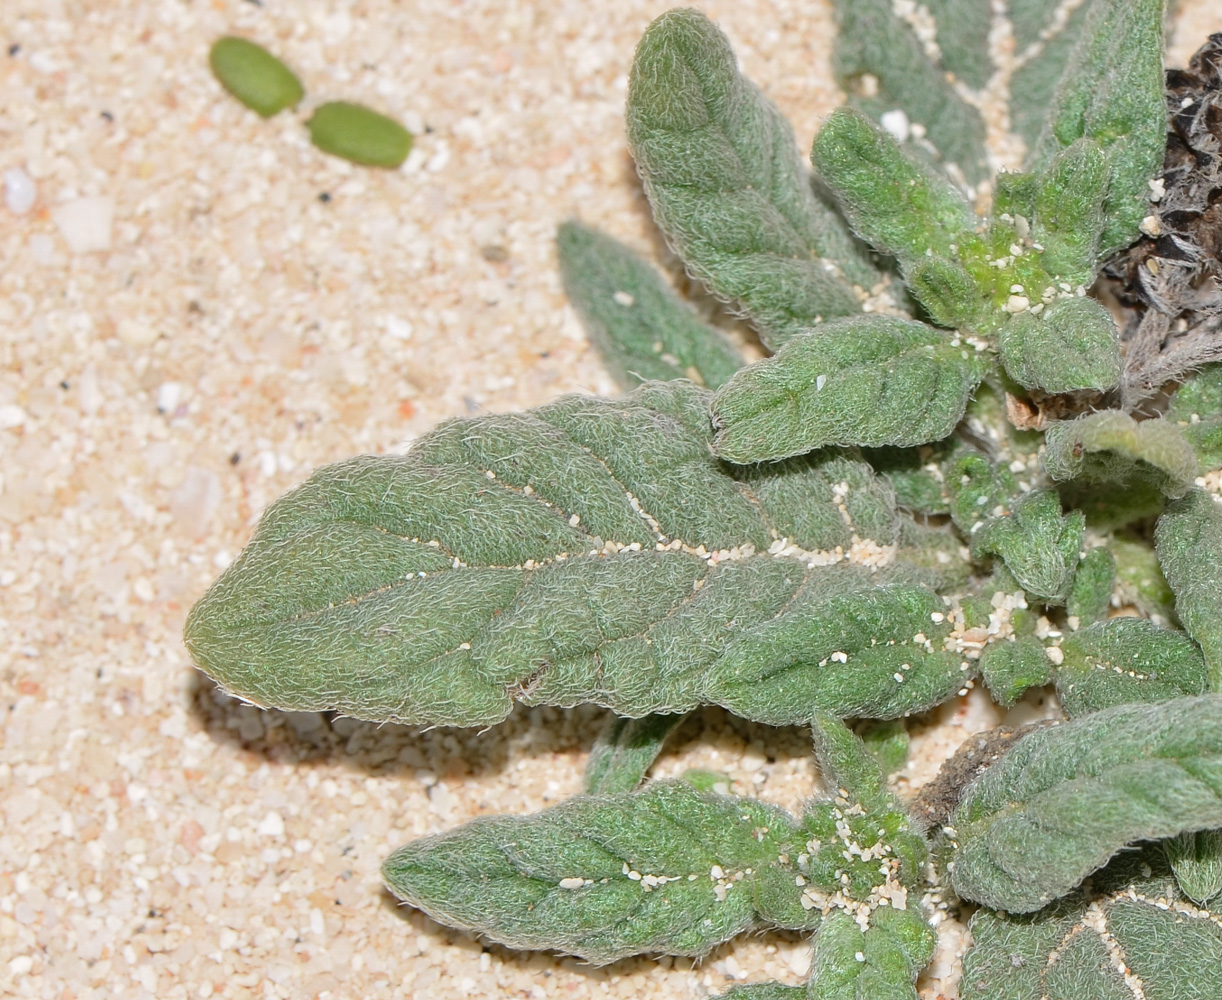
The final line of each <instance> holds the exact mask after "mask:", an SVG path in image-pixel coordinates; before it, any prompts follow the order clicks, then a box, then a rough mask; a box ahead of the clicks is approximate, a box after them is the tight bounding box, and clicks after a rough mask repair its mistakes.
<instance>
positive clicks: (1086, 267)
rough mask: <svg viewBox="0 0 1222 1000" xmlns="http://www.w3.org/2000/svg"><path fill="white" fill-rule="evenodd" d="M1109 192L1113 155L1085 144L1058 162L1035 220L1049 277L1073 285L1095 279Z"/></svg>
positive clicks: (1039, 192) (1042, 190)
mask: <svg viewBox="0 0 1222 1000" xmlns="http://www.w3.org/2000/svg"><path fill="white" fill-rule="evenodd" d="M1107 187H1108V160H1107V155H1106V154H1105V153H1104V152H1103V148H1102V147H1101V146H1100V145H1099V143H1097V142H1095V141H1094V140H1093V139H1086V138H1082V139H1079V140H1077V142H1074V143H1073V144H1072V145H1070V146H1069V147H1067V148H1066V149H1063V150H1062V151H1061V152H1060V153H1058V154H1057V155H1056V157H1055V158H1054V159H1053V161H1052V163H1051V164H1050V165H1049V167H1048V171H1047V173H1046V174H1045V175H1044V176H1043V177H1042V178H1041V179H1040V181H1039V184H1038V187H1037V189H1036V193H1035V206H1034V207H1035V217H1034V218H1033V219H1032V220H1031V236H1032V238H1033V239H1034V240H1035V242H1037V243H1039V244H1040V245H1041V246H1042V247H1043V248H1044V253H1043V257H1042V258H1041V263H1042V265H1043V266H1044V268H1045V270H1047V271H1048V273H1049V274H1052V275H1055V276H1056V277H1058V278H1060V279H1061V280H1062V281H1064V282H1067V283H1068V284H1071V285H1080V284H1089V283H1090V282H1091V280H1092V279H1093V278H1094V275H1095V262H1096V261H1097V260H1098V250H1099V237H1100V236H1101V235H1102V234H1103V230H1104V227H1105V226H1106V223H1107V220H1106V218H1105V216H1104V211H1103V205H1104V202H1105V200H1106V198H1107Z"/></svg>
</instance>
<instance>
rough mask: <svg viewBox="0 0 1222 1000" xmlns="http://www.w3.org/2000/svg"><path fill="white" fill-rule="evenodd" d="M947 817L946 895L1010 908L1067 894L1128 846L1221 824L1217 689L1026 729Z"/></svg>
mask: <svg viewBox="0 0 1222 1000" xmlns="http://www.w3.org/2000/svg"><path fill="white" fill-rule="evenodd" d="M952 820H953V826H954V829H955V831H956V835H957V839H958V843H959V850H958V852H957V854H956V857H955V863H954V873H953V882H954V886H955V891H956V892H958V893H959V894H960V895H961V896H963V897H965V898H967V899H971V900H974V901H977V902H981V903H984V904H985V905H987V906H991V907H993V908H994V909H1001V910H1007V911H1010V912H1012V913H1028V912H1031V911H1033V910H1038V909H1039V908H1040V907H1042V906H1045V905H1046V904H1048V903H1050V902H1051V901H1053V900H1055V899H1058V898H1059V897H1061V896H1063V895H1065V894H1066V893H1068V892H1070V891H1071V890H1072V889H1073V888H1074V887H1075V886H1077V885H1078V884H1079V883H1080V882H1081V881H1082V880H1083V879H1084V878H1085V877H1086V876H1087V875H1089V874H1090V873H1091V872H1093V871H1095V870H1096V869H1098V868H1100V867H1102V866H1103V865H1104V864H1106V863H1107V861H1108V860H1109V859H1110V858H1111V857H1112V856H1113V855H1115V854H1116V853H1117V852H1118V851H1120V850H1121V849H1122V848H1123V847H1125V845H1127V844H1130V843H1133V842H1134V841H1138V840H1151V839H1158V838H1163V837H1171V836H1174V835H1176V834H1178V833H1182V832H1185V831H1192V830H1201V829H1207V828H1211V827H1219V826H1222V695H1213V694H1208V695H1200V696H1198V697H1188V698H1177V699H1175V700H1173V701H1165V702H1161V703H1159V704H1155V705H1121V706H1118V707H1116V708H1109V709H1105V710H1103V711H1100V712H1094V713H1092V714H1090V715H1086V716H1083V717H1082V718H1080V719H1075V720H1073V721H1072V722H1067V723H1064V724H1063V725H1060V726H1056V727H1053V728H1051V729H1044V730H1040V731H1038V732H1034V733H1032V734H1031V735H1029V736H1027V737H1025V738H1024V739H1022V740H1021V741H1019V742H1018V743H1017V744H1016V745H1015V746H1014V748H1013V749H1012V750H1010V752H1009V753H1008V754H1007V755H1006V756H1005V757H1003V758H1002V759H1001V760H1000V761H999V762H998V763H997V764H995V765H993V766H992V767H991V768H990V769H989V770H988V771H986V772H985V773H984V774H983V775H981V776H980V777H979V778H978V779H976V781H974V782H973V783H972V784H971V785H969V786H968V787H967V789H966V790H965V792H964V794H963V797H962V799H961V800H960V803H959V806H958V808H957V809H956V811H955V814H954V816H953V817H952Z"/></svg>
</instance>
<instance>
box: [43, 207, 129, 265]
mask: <svg viewBox="0 0 1222 1000" xmlns="http://www.w3.org/2000/svg"><path fill="white" fill-rule="evenodd" d="M51 218H52V219H53V220H54V221H55V225H56V226H57V227H58V228H59V231H60V233H61V234H62V235H63V237H64V239H65V240H67V241H68V246H69V247H70V248H71V250H72V252H73V253H93V252H95V251H98V250H109V249H110V230H111V226H112V225H113V224H114V219H115V200H114V199H113V198H108V197H104V196H99V197H95V198H74V199H73V200H72V201H66V202H64V203H63V204H62V205H60V206H58V207H57V208H55V210H54V211H52V212H51Z"/></svg>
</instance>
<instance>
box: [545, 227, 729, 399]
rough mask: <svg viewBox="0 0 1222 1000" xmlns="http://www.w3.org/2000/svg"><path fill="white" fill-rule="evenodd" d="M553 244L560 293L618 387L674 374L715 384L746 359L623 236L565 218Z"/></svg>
mask: <svg viewBox="0 0 1222 1000" xmlns="http://www.w3.org/2000/svg"><path fill="white" fill-rule="evenodd" d="M556 249H557V252H558V254H559V257H560V276H561V279H562V280H563V282H564V291H565V294H567V295H568V297H569V301H570V302H571V303H572V304H573V308H574V309H576V310H577V313H578V315H579V316H580V317H581V321H582V324H583V325H584V326H585V329H586V333H587V334H588V335H589V337H590V341H591V342H592V343H593V344H594V346H595V347H597V348H598V350H599V353H600V354H602V358H603V363H604V364H605V365H606V366H607V369H608V371H610V372H611V374H612V376H613V377H614V378H615V380H616V382H618V383H619V384H620V386H621V387H622V388H623V389H625V390H629V389H635V388H636V387H637V386H638V385H640V384H641V383H642V382H647V381H649V380H650V379H662V380H669V379H676V378H687V379H691V380H692V381H693V382H696V383H697V384H698V385H705V386H708V387H709V388H710V389H716V388H717V387H718V386H719V385H721V384H722V383H723V382H725V381H726V380H727V379H728V378H729V377H730V376H731V375H733V374H734V373H735V372H736V371H737V370H738V369H739V368H741V367H742V366H743V364H745V362H744V361H743V357H742V355H741V354H739V352H738V349H737V348H736V347H735V346H734V345H733V344H731V343H730V341H729V339H728V338H727V337H726V335H725V334H724V333H722V332H721V331H720V330H718V329H716V328H715V327H711V326H709V325H708V324H707V323H705V322H703V321H702V320H701V319H700V318H699V317H698V316H697V315H696V313H695V312H694V311H693V310H692V308H691V306H689V305H688V304H687V303H686V302H684V301H683V300H682V299H680V298H679V297H678V296H677V295H676V294H675V293H674V291H672V290H671V289H670V288H669V287H667V286H666V284H665V283H664V282H663V281H662V279H661V277H660V276H659V274H658V273H657V271H655V270H654V269H653V268H652V267H651V266H650V265H649V264H648V263H646V262H645V261H644V260H642V259H641V258H640V257H638V256H637V255H636V254H635V253H633V252H632V251H631V250H629V249H628V248H627V247H626V246H624V245H623V244H622V243H620V242H618V241H617V240H613V239H612V238H611V237H610V236H606V235H605V234H603V233H600V232H598V230H596V229H591V228H590V227H589V226H583V225H582V224H581V223H579V222H566V223H564V224H563V225H562V226H561V227H560V231H559V233H558V234H557V236H556Z"/></svg>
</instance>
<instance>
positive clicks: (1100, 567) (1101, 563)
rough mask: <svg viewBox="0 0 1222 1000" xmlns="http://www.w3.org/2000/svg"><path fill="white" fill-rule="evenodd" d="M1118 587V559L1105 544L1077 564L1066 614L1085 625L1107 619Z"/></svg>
mask: <svg viewBox="0 0 1222 1000" xmlns="http://www.w3.org/2000/svg"><path fill="white" fill-rule="evenodd" d="M1115 586H1116V557H1115V556H1114V555H1112V553H1111V550H1109V549H1107V548H1105V547H1104V546H1102V545H1101V546H1099V547H1097V548H1093V549H1090V550H1088V551H1087V553H1086V555H1084V556H1083V557H1082V560H1081V561H1080V562H1079V563H1078V571H1077V572H1076V573H1075V574H1074V578H1073V586H1072V587H1070V588H1069V599H1068V600H1067V601H1066V602H1065V610H1066V612H1067V613H1068V614H1069V616H1070V617H1071V618H1076V619H1077V620H1078V622H1079V623H1080V624H1082V625H1089V624H1090V623H1091V622H1093V621H1097V620H1098V619H1100V618H1103V617H1105V616H1106V615H1107V609H1108V607H1109V606H1110V605H1111V600H1112V590H1113V589H1114V588H1115Z"/></svg>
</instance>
